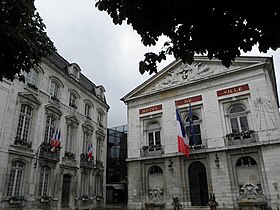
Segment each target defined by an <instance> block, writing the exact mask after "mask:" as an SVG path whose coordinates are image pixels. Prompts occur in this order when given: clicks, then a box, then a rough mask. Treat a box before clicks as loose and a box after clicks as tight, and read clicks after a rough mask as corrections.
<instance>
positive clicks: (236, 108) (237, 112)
mask: <svg viewBox="0 0 280 210" xmlns="http://www.w3.org/2000/svg"><path fill="white" fill-rule="evenodd" d="M247 115H248V112H247V110H246V108H245V107H244V106H243V105H241V104H234V105H232V106H231V107H230V108H229V112H228V116H229V120H230V126H231V131H232V133H240V132H242V131H248V130H249V125H248V119H247Z"/></svg>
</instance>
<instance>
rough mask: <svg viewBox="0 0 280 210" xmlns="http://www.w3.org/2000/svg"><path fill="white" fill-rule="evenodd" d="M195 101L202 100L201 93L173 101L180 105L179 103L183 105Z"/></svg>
mask: <svg viewBox="0 0 280 210" xmlns="http://www.w3.org/2000/svg"><path fill="white" fill-rule="evenodd" d="M197 101H202V95H199V96H193V97H190V98H185V99H181V100H178V101H175V105H176V106H180V105H183V104H189V103H193V102H197Z"/></svg>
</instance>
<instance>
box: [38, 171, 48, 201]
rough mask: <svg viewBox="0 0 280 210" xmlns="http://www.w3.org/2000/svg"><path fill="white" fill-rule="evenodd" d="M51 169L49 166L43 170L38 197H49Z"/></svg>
mask: <svg viewBox="0 0 280 210" xmlns="http://www.w3.org/2000/svg"><path fill="white" fill-rule="evenodd" d="M50 176H51V169H50V167H48V166H44V167H42V168H41V172H40V180H39V189H38V196H48V195H49V186H50Z"/></svg>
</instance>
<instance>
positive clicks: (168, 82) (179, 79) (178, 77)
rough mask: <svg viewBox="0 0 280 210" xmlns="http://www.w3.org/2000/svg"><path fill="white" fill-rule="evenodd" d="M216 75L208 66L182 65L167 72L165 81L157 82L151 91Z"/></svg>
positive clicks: (199, 64) (197, 64)
mask: <svg viewBox="0 0 280 210" xmlns="http://www.w3.org/2000/svg"><path fill="white" fill-rule="evenodd" d="M213 73H214V69H211V68H210V67H209V66H208V65H207V64H203V63H194V64H192V65H189V64H182V65H181V66H179V67H177V68H176V69H174V70H171V71H169V72H167V74H166V75H165V76H164V77H163V79H161V80H159V81H158V82H156V84H155V85H153V86H152V88H151V90H159V89H163V88H166V87H171V86H175V85H179V84H182V83H187V82H190V81H192V80H195V79H199V78H203V77H206V76H209V75H211V74H213Z"/></svg>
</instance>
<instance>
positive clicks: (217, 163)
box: [215, 152, 220, 168]
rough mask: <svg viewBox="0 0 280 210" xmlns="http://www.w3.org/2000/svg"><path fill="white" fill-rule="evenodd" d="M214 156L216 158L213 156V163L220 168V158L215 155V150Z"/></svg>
mask: <svg viewBox="0 0 280 210" xmlns="http://www.w3.org/2000/svg"><path fill="white" fill-rule="evenodd" d="M215 156H216V158H215V165H216V167H217V168H220V159H219V157H218V155H217V152H216V154H215Z"/></svg>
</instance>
